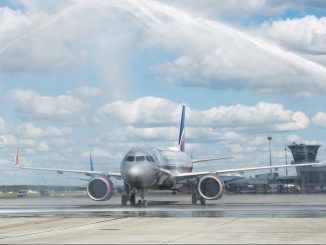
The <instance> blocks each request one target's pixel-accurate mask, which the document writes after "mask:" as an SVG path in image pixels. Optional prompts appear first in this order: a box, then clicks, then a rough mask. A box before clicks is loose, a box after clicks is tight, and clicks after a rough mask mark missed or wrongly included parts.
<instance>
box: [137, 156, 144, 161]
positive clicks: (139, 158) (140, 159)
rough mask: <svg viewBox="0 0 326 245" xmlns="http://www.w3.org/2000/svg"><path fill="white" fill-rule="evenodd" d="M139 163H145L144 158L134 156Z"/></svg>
mask: <svg viewBox="0 0 326 245" xmlns="http://www.w3.org/2000/svg"><path fill="white" fill-rule="evenodd" d="M141 161H145V157H144V156H136V162H141Z"/></svg>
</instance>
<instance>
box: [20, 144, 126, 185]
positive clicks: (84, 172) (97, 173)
mask: <svg viewBox="0 0 326 245" xmlns="http://www.w3.org/2000/svg"><path fill="white" fill-rule="evenodd" d="M91 159H92V158H91V156H90V160H91ZM91 161H92V160H91ZM15 165H16V167H18V168H21V169H30V170H40V171H48V172H57V173H58V174H63V173H74V174H85V175H86V176H95V175H101V176H107V177H114V178H117V179H121V174H120V173H107V172H100V171H94V170H74V169H60V168H36V167H24V166H21V165H20V162H19V155H18V147H17V148H16V156H15ZM92 165H93V163H92V162H91V169H92Z"/></svg>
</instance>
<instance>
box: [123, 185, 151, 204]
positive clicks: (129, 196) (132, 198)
mask: <svg viewBox="0 0 326 245" xmlns="http://www.w3.org/2000/svg"><path fill="white" fill-rule="evenodd" d="M125 191H126V193H125V194H122V196H121V205H122V206H127V203H128V201H129V202H130V205H132V206H136V193H135V191H131V190H130V187H129V185H127V184H125ZM140 198H141V200H138V207H141V208H146V207H147V201H146V200H145V190H144V189H142V190H141V191H140Z"/></svg>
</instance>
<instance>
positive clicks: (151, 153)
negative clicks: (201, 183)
mask: <svg viewBox="0 0 326 245" xmlns="http://www.w3.org/2000/svg"><path fill="white" fill-rule="evenodd" d="M161 168H162V169H166V170H169V171H171V172H179V173H187V172H191V171H192V168H193V164H192V161H191V159H190V158H189V157H188V156H187V154H185V153H184V152H182V151H170V150H159V149H156V148H154V147H137V148H133V149H131V150H130V151H128V152H127V154H126V155H125V157H124V158H123V160H122V162H121V165H120V171H121V175H122V178H123V179H124V181H125V182H126V183H127V184H128V185H129V186H130V187H133V188H136V189H147V188H149V189H173V188H174V186H175V181H174V180H173V179H170V178H169V176H166V175H164V174H162V173H161V172H160V169H161Z"/></svg>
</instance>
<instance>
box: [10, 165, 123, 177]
mask: <svg viewBox="0 0 326 245" xmlns="http://www.w3.org/2000/svg"><path fill="white" fill-rule="evenodd" d="M16 166H17V165H16ZM17 167H18V168H21V169H31V170H40V171H48V172H57V173H58V174H64V173H74V174H85V175H86V176H95V175H101V176H108V177H114V178H117V179H121V174H120V173H107V172H100V171H90V170H73V169H60V168H34V167H23V166H21V165H18V166H17Z"/></svg>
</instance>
